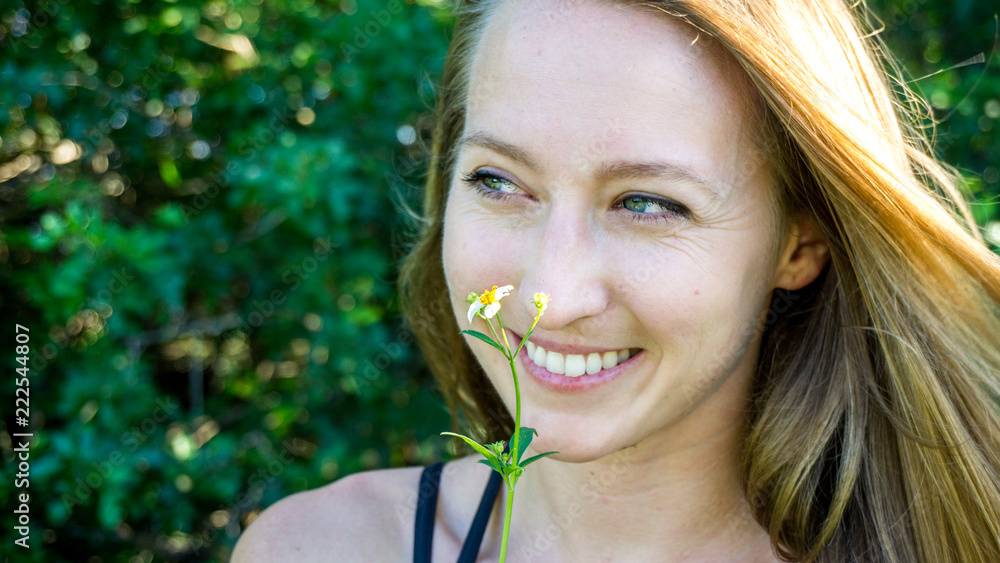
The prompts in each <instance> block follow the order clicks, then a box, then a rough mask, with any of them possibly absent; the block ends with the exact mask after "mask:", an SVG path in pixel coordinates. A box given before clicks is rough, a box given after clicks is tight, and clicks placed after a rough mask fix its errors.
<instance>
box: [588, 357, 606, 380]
mask: <svg viewBox="0 0 1000 563" xmlns="http://www.w3.org/2000/svg"><path fill="white" fill-rule="evenodd" d="M601 367H603V366H602V364H601V355H600V354H598V353H597V352H594V353H592V354H588V355H587V373H589V374H591V375H593V374H595V373H597V372H599V371H601Z"/></svg>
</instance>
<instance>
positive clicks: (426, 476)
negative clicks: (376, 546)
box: [413, 446, 510, 563]
mask: <svg viewBox="0 0 1000 563" xmlns="http://www.w3.org/2000/svg"><path fill="white" fill-rule="evenodd" d="M508 451H510V448H509V446H505V447H504V452H508ZM443 467H444V462H443V461H439V462H437V463H434V464H431V465H428V466H427V467H425V468H424V470H423V471H422V472H421V473H420V489H419V491H418V493H417V517H416V526H415V527H414V537H413V563H431V553H432V550H431V547H432V542H433V540H434V516H435V515H436V513H437V499H438V489H439V487H440V485H441V471H442V469H443ZM501 483H503V477H502V476H501V475H500V473H498V472H496V471H491V472H490V480H489V482H487V483H486V490H485V491H483V498H482V500H480V501H479V508H478V509H477V510H476V516H475V518H473V520H472V525H471V526H470V527H469V533H468V535H466V536H465V543H463V544H462V552H461V553H460V554H459V556H458V563H475V561H476V559H477V557H478V555H479V548H480V546H481V545H482V543H483V536H484V535H485V534H486V526H487V524H489V521H490V514H492V512H493V504H494V503H495V502H496V496H497V491H498V490H499V489H500V484H501Z"/></svg>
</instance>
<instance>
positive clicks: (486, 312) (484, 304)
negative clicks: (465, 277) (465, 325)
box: [469, 285, 514, 323]
mask: <svg viewBox="0 0 1000 563" xmlns="http://www.w3.org/2000/svg"><path fill="white" fill-rule="evenodd" d="M512 289H514V286H512V285H505V286H503V287H501V288H499V289H497V286H495V285H494V286H493V289H488V290H486V291H484V292H483V294H482V295H480V296H479V298H478V299H476V300H475V301H473V302H472V305H470V306H469V322H470V323H471V322H472V319H473V318H474V317H475V316H476V313H478V312H479V311H482V316H484V317H486V318H487V319H492V318H493V316H494V315H496V314H497V311H499V310H500V300H501V299H503V298H504V297H507V295H508V294H510V290H512Z"/></svg>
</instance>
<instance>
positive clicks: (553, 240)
mask: <svg viewBox="0 0 1000 563" xmlns="http://www.w3.org/2000/svg"><path fill="white" fill-rule="evenodd" d="M562 203H564V204H563V205H560V202H556V203H553V204H552V205H551V207H550V208H549V210H548V213H547V214H546V217H545V219H544V220H543V222H542V223H540V224H539V225H537V226H535V227H534V228H533V230H534V231H535V236H534V237H529V240H532V241H533V242H532V246H533V248H534V252H527V253H526V255H527V256H528V259H529V262H528V265H527V267H526V268H525V270H524V278H523V279H522V281H521V288H523V289H522V291H525V292H526V293H525V295H528V296H530V295H534V294H535V293H547V294H548V295H549V298H550V301H549V304H548V306H546V308H545V314H544V315H542V317H541V319H539V321H538V325H536V327H535V330H541V331H546V332H548V331H556V330H565V329H566V328H567V327H573V328H575V329H581V328H582V325H586V324H587V323H588V322H590V320H592V319H594V318H595V317H597V316H599V315H600V313H601V312H603V311H604V310H605V309H607V308H608V306H609V304H610V302H611V294H610V291H609V283H608V282H609V278H610V277H612V276H613V272H614V264H613V262H611V261H610V260H611V259H612V258H613V257H612V256H605V255H602V252H601V250H602V249H601V245H600V241H599V238H600V236H599V232H598V230H597V228H595V226H594V225H592V224H591V223H590V220H589V218H588V216H589V214H588V211H587V209H586V208H585V206H584V205H582V204H581V203H580V202H576V203H566V202H562Z"/></svg>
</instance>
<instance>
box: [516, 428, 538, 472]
mask: <svg viewBox="0 0 1000 563" xmlns="http://www.w3.org/2000/svg"><path fill="white" fill-rule="evenodd" d="M533 435H534V436H537V435H538V431H537V430H535V429H534V428H528V427H525V426H522V427H521V432H520V434H519V435H518V440H517V455H516V456H512V457H514V459H516V460H517V464H518V465H520V464H521V457H522V456H523V455H524V452H525V450H527V449H528V444H530V443H531V437H532V436H533ZM510 447H511V450H513V448H514V436H513V435H511V437H510Z"/></svg>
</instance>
